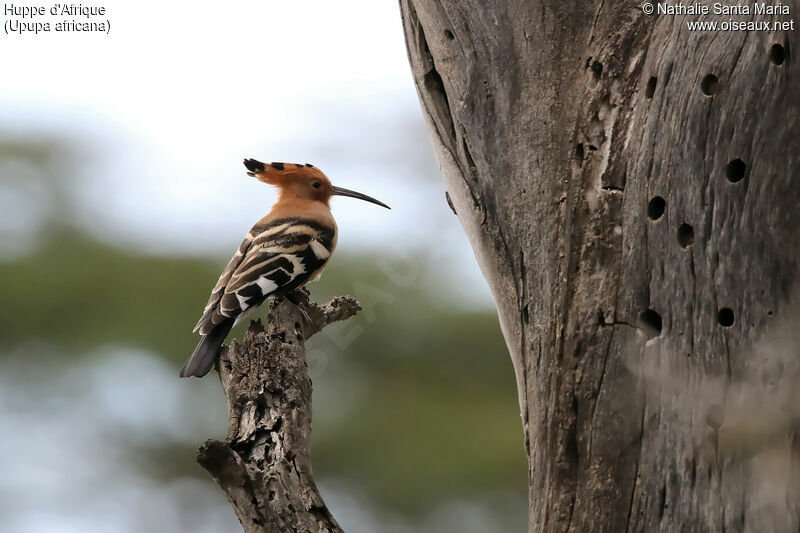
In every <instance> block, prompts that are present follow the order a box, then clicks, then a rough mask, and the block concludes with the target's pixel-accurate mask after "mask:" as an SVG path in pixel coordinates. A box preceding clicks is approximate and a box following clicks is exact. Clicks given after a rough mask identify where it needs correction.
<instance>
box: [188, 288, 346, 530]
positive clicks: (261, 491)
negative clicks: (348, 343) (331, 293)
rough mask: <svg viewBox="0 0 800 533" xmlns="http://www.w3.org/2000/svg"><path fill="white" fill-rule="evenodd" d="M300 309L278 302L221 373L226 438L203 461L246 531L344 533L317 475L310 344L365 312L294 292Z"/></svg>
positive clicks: (226, 353) (231, 352)
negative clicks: (325, 331) (321, 491)
mask: <svg viewBox="0 0 800 533" xmlns="http://www.w3.org/2000/svg"><path fill="white" fill-rule="evenodd" d="M295 294H297V295H298V296H297V297H298V298H299V299H300V304H301V307H302V308H303V309H304V310H305V311H306V312H307V314H308V318H309V319H310V321H309V320H307V319H306V317H303V316H302V315H301V313H300V312H299V311H298V308H297V307H296V306H295V305H294V304H292V303H290V302H288V301H286V300H283V299H281V300H279V301H278V302H276V303H275V304H273V305H272V307H271V309H270V311H269V315H268V317H267V323H268V326H267V330H266V331H264V328H263V326H262V325H261V322H260V321H253V322H252V323H251V324H250V328H249V329H248V331H247V333H246V335H245V337H244V340H243V341H242V342H237V341H234V342H233V343H232V344H231V345H230V346H229V347H227V348H225V349H224V350H223V352H222V354H221V357H220V362H219V363H218V366H217V370H218V371H219V374H220V381H221V383H222V387H223V389H224V391H225V396H226V398H227V399H228V410H229V422H228V436H227V439H226V440H225V441H224V442H220V441H214V440H210V441H208V442H206V444H205V445H204V446H203V447H202V448H201V449H200V451H199V452H198V458H197V460H198V462H199V463H200V464H201V465H202V466H203V467H204V468H205V469H206V470H208V471H209V473H211V475H212V476H213V477H214V479H215V480H216V481H217V483H218V484H219V485H220V487H222V489H223V490H224V491H225V493H226V495H227V496H228V500H229V501H230V502H231V504H232V505H233V509H234V511H235V512H236V516H237V517H238V518H239V521H240V522H241V523H242V527H243V528H244V531H245V532H246V533H265V532H269V533H273V532H274V533H298V532H325V533H339V532H341V531H342V530H341V528H340V527H339V525H338V524H337V523H336V520H334V518H333V516H331V513H330V512H329V511H328V508H327V507H326V506H325V503H324V502H323V500H322V497H321V496H320V494H319V491H318V490H317V486H316V484H315V483H314V479H313V477H312V475H311V459H310V452H309V446H310V442H309V441H310V439H311V378H310V377H309V374H308V368H307V366H306V357H305V345H304V343H305V341H306V340H307V339H308V338H309V337H311V335H313V334H314V333H317V332H318V331H320V330H321V329H322V328H323V327H325V326H326V325H328V324H330V323H332V322H335V321H338V320H345V319H347V318H349V317H351V316H353V315H355V314H356V313H357V312H358V311H359V310H360V309H361V308H360V306H359V304H358V302H357V301H356V300H355V299H354V298H350V297H339V298H335V299H334V300H332V301H331V302H330V303H328V304H327V305H325V306H323V307H320V306H317V305H316V304H310V303H309V302H308V297H307V296H306V295H305V293H302V294H301V293H299V292H296V293H295Z"/></svg>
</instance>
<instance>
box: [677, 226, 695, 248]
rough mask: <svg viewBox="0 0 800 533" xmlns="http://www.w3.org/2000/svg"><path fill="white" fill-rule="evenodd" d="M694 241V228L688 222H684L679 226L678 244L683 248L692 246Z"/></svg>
mask: <svg viewBox="0 0 800 533" xmlns="http://www.w3.org/2000/svg"><path fill="white" fill-rule="evenodd" d="M693 241H694V228H693V227H692V226H691V225H690V224H687V223H685V222H684V223H683V224H681V225H680V226H679V227H678V244H680V245H681V248H686V247H687V246H690V245H691V244H692V242H693Z"/></svg>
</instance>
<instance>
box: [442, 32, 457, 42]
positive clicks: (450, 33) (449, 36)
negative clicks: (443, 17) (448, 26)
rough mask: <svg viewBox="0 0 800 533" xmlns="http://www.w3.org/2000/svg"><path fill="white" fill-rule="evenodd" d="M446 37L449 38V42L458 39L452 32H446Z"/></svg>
mask: <svg viewBox="0 0 800 533" xmlns="http://www.w3.org/2000/svg"><path fill="white" fill-rule="evenodd" d="M444 36H445V37H446V38H447V40H448V41H452V40H453V39H455V38H456V36H455V35H453V32H452V31H450V30H444Z"/></svg>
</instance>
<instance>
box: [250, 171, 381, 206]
mask: <svg viewBox="0 0 800 533" xmlns="http://www.w3.org/2000/svg"><path fill="white" fill-rule="evenodd" d="M244 166H245V167H247V170H248V172H247V174H248V175H250V176H253V177H254V178H256V179H258V180H259V181H263V182H264V183H268V184H270V185H274V186H276V187H278V189H279V190H280V197H281V198H280V199H279V201H280V200H290V199H299V200H310V201H315V202H321V203H322V204H324V205H326V206H327V205H328V201H329V200H330V198H331V196H349V197H351V198H358V199H359V200H364V201H366V202H372V203H373V204H377V205H380V206H382V207H385V208H386V209H391V208H390V207H389V206H388V205H386V204H384V203H383V202H380V201H378V200H376V199H375V198H372V197H370V196H367V195H366V194H361V193H360V192H356V191H351V190H349V189H343V188H341V187H334V186H333V185H332V184H331V180H329V179H328V177H327V176H326V175H325V174H323V173H322V171H321V170H320V169H318V168H317V167H315V166H314V165H310V164H308V163H306V164H305V165H301V164H296V163H269V164H265V163H262V162H261V161H256V160H255V159H245V160H244Z"/></svg>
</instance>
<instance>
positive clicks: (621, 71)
mask: <svg viewBox="0 0 800 533" xmlns="http://www.w3.org/2000/svg"><path fill="white" fill-rule="evenodd" d="M725 4H727V3H725ZM708 5H710V4H708ZM784 5H788V6H789V8H790V11H791V16H789V17H786V16H766V15H750V16H734V17H729V16H714V15H709V16H663V15H662V16H657V17H656V16H647V15H645V14H644V13H643V11H642V7H641V4H640V3H638V2H623V3H619V2H616V3H613V2H605V1H604V0H587V1H581V2H559V1H555V0H493V1H483V0H459V1H455V0H401V1H400V6H401V9H402V15H403V24H404V28H405V35H406V42H407V45H408V50H409V57H410V61H411V66H412V71H413V74H414V79H415V82H416V85H417V89H418V92H419V97H420V100H421V102H422V107H423V110H424V113H425V115H426V117H427V120H428V124H429V127H430V130H431V132H432V136H433V139H434V142H435V145H436V149H437V152H438V156H439V161H440V165H441V168H442V172H443V174H444V178H445V181H446V184H447V188H448V192H449V196H450V197H451V198H452V203H453V205H454V208H455V210H456V212H457V214H458V217H459V219H460V221H461V224H462V225H463V227H464V229H465V230H466V233H467V235H468V237H469V239H470V241H471V242H472V246H473V248H474V250H475V253H476V256H477V257H478V261H479V263H480V265H481V268H482V270H483V272H484V275H485V276H486V278H487V280H488V281H489V284H490V286H491V289H492V291H493V294H494V297H495V300H496V302H497V306H498V312H499V315H500V322H501V326H502V329H503V333H504V335H505V338H506V342H507V344H508V347H509V350H510V352H511V356H512V359H513V361H514V365H515V370H516V374H517V381H518V389H519V398H520V406H521V409H522V419H523V425H524V433H525V447H526V449H527V452H528V457H529V481H530V500H529V501H530V505H529V519H530V530H531V531H542V532H548V533H550V532H561V531H609V532H615V533H616V532H620V531H669V532H672V531H727V532H732V531H797V530H798V527H800V521H799V519H798V509H799V507H800V492H798V483H800V481H799V480H800V471H798V468H797V464H798V455H797V451H798V449H800V438H798V430H797V424H796V422H795V421H796V420H798V419H800V417H799V415H800V409H799V408H798V403H799V402H798V400H799V399H800V398H798V395H797V393H795V392H794V391H795V390H796V389H797V388H798V387H797V384H798V370H797V369H798V362H797V361H798V355H797V352H798V350H797V348H798V339H797V336H796V335H793V334H792V332H791V331H787V330H788V329H789V328H790V327H791V326H786V324H792V323H795V324H796V321H797V319H796V317H795V315H794V314H793V313H792V309H791V307H790V306H789V305H788V300H789V295H790V290H791V288H792V287H793V286H794V282H795V280H796V276H797V268H798V255H799V254H798V245H800V241H799V240H798V237H800V232H799V231H798V227H800V225H799V223H800V216H799V214H800V209H799V208H798V206H800V175H798V173H800V73H798V72H797V69H798V64H797V61H796V60H795V59H794V53H795V52H796V51H797V50H800V42H799V40H798V33H797V31H788V32H778V31H772V32H770V31H716V32H713V31H706V32H702V31H689V30H688V28H687V24H686V23H687V21H691V20H708V21H717V22H718V23H722V22H723V21H727V20H729V19H730V18H733V19H734V20H744V21H747V20H753V21H759V22H767V21H769V22H775V21H789V20H791V19H792V17H797V16H798V14H800V2H798V1H797V0H795V1H793V2H789V3H788V4H784ZM750 6H751V7H752V4H750ZM795 24H796V23H795ZM796 30H797V28H796ZM793 75H794V79H793V78H792V76H793ZM781 324H784V326H783V327H781ZM780 331H783V332H784V333H788V334H787V335H786V339H784V340H781V341H777V340H775V339H776V335H777V334H778V333H779V332H780Z"/></svg>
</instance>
